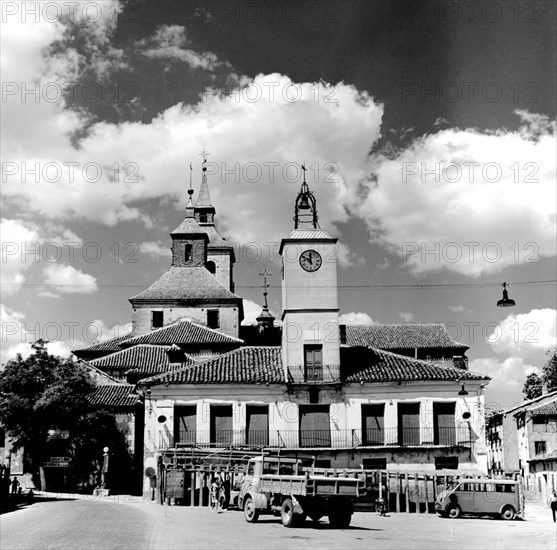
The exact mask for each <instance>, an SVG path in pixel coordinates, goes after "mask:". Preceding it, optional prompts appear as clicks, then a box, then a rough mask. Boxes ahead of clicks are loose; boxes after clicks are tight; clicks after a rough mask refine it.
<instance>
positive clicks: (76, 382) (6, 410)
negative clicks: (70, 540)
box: [0, 340, 129, 485]
mask: <svg viewBox="0 0 557 550" xmlns="http://www.w3.org/2000/svg"><path fill="white" fill-rule="evenodd" d="M46 344H47V342H45V341H44V340H37V342H35V343H34V344H32V345H31V347H32V348H33V353H32V354H31V355H30V356H29V357H28V358H27V359H23V357H22V356H21V354H18V355H17V357H16V358H15V359H14V360H11V361H9V362H8V363H7V364H6V366H5V368H4V370H3V371H2V372H0V424H2V425H3V426H4V428H5V430H6V432H7V435H8V436H9V437H10V439H11V440H12V445H13V446H14V447H15V448H16V449H19V448H24V450H25V460H26V468H27V470H28V471H29V472H31V473H33V474H34V475H35V476H36V475H37V474H38V471H39V467H40V466H41V465H42V463H43V462H45V461H46V460H48V459H49V458H50V457H51V456H60V455H61V454H62V455H63V456H69V457H70V458H71V459H72V466H73V472H74V475H76V477H77V479H76V481H77V483H78V485H84V482H83V479H87V478H88V477H89V473H90V470H91V469H92V467H93V464H94V462H95V460H97V461H98V460H100V459H101V457H102V448H103V447H104V446H106V445H108V446H109V447H110V448H111V451H113V452H114V451H115V450H117V452H118V453H122V452H123V453H124V454H125V455H127V449H126V446H125V440H124V437H123V434H122V433H121V432H120V431H119V430H118V427H117V425H116V420H115V418H114V416H113V415H111V414H110V413H108V412H106V411H102V410H98V409H94V408H92V406H91V404H90V401H89V400H88V399H87V396H88V395H89V394H90V393H91V392H92V391H93V390H94V388H95V385H94V383H93V381H92V379H91V377H90V375H89V372H88V371H87V369H86V368H85V367H83V366H82V365H81V364H79V363H76V362H74V361H73V360H71V359H62V358H60V357H56V356H54V355H50V354H49V353H48V351H47V349H46ZM57 435H58V436H60V435H61V436H62V439H56V436H57ZM99 455H100V456H99ZM128 458H129V457H128ZM85 484H86V483H85Z"/></svg>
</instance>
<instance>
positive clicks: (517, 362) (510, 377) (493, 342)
mask: <svg viewBox="0 0 557 550" xmlns="http://www.w3.org/2000/svg"><path fill="white" fill-rule="evenodd" d="M556 319H557V311H556V310H554V309H549V308H545V309H532V310H531V311H529V312H528V313H519V314H516V315H515V314H511V315H509V316H508V317H506V318H505V319H503V321H501V323H499V325H497V327H495V328H494V330H493V331H492V332H491V334H490V335H489V336H488V337H487V339H486V341H487V343H488V344H489V345H490V346H491V348H492V349H493V351H494V352H495V353H497V354H499V355H503V356H505V358H504V359H498V358H492V357H483V358H478V359H474V360H472V361H471V362H470V365H469V366H470V370H472V371H475V372H480V373H482V374H487V375H488V376H490V377H491V378H492V382H491V383H490V385H489V386H488V389H487V391H486V398H487V397H489V400H490V401H492V402H494V403H497V404H502V405H501V406H502V407H503V408H504V407H509V406H511V405H512V404H513V402H520V401H522V397H523V396H522V387H523V385H524V381H525V379H526V376H528V374H530V373H531V372H536V373H538V374H539V373H541V368H542V366H543V364H544V363H545V362H546V360H547V355H546V352H547V351H548V350H551V349H553V348H554V347H555V345H556V344H557V326H556V323H557V321H556Z"/></svg>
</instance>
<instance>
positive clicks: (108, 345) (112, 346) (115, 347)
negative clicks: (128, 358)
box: [75, 334, 133, 353]
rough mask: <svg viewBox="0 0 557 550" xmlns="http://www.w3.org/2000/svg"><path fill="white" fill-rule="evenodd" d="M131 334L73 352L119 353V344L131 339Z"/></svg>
mask: <svg viewBox="0 0 557 550" xmlns="http://www.w3.org/2000/svg"><path fill="white" fill-rule="evenodd" d="M132 336H133V335H132V334H125V335H123V336H117V337H116V338H111V339H110V340H105V341H104V342H98V343H97V344H93V345H92V346H89V347H88V348H82V349H80V350H75V351H77V352H79V351H83V350H87V351H106V352H108V353H110V352H114V351H119V350H121V349H122V348H121V347H120V346H119V344H120V343H121V342H124V341H125V340H128V339H129V338H131V337H132Z"/></svg>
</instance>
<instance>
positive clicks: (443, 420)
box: [433, 403, 456, 445]
mask: <svg viewBox="0 0 557 550" xmlns="http://www.w3.org/2000/svg"><path fill="white" fill-rule="evenodd" d="M455 406H456V404H455V403H433V443H434V444H435V445H455V444H456V426H455Z"/></svg>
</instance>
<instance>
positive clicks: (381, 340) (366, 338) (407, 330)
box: [346, 323, 468, 350]
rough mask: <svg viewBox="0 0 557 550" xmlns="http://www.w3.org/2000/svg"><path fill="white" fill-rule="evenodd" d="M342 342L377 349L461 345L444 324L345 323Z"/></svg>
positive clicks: (462, 345) (464, 346) (456, 346)
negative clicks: (344, 339)
mask: <svg viewBox="0 0 557 550" xmlns="http://www.w3.org/2000/svg"><path fill="white" fill-rule="evenodd" d="M346 343H347V345H349V346H366V347H372V348H379V349H387V350H388V349H403V348H465V349H468V346H466V345H464V344H461V343H460V342H456V341H455V340H453V339H452V338H451V335H450V334H449V332H448V331H447V328H446V327H445V325H443V324H441V323H435V324H433V323H432V324H408V323H404V324H400V325H346Z"/></svg>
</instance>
